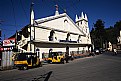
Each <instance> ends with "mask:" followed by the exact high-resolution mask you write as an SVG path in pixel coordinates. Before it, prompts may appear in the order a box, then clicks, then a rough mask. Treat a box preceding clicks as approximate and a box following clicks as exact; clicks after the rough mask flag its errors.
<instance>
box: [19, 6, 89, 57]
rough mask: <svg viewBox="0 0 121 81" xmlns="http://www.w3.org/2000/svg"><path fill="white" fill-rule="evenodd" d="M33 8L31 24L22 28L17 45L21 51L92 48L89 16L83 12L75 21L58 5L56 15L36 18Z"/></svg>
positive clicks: (39, 51) (69, 51)
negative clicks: (59, 8) (60, 9)
mask: <svg viewBox="0 0 121 81" xmlns="http://www.w3.org/2000/svg"><path fill="white" fill-rule="evenodd" d="M34 17H35V15H34V10H33V9H32V8H31V18H30V25H27V26H25V27H23V28H22V29H21V31H20V32H21V38H20V40H19V41H18V42H17V47H18V49H19V50H20V51H21V52H30V51H31V52H36V51H37V52H38V54H39V56H40V58H42V54H44V53H46V54H47V53H49V51H50V50H52V51H54V52H58V51H61V52H63V53H68V54H69V55H70V54H71V53H79V52H81V51H82V50H85V51H88V50H91V47H90V46H91V38H90V32H89V25H88V18H87V15H86V14H84V13H83V12H82V13H81V16H77V15H76V17H75V21H73V20H72V19H71V18H70V17H69V16H68V15H67V13H62V14H60V13H59V11H58V6H56V11H55V15H53V16H49V17H45V18H41V19H36V20H35V19H34Z"/></svg>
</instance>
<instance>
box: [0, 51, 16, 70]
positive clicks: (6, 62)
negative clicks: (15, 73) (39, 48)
mask: <svg viewBox="0 0 121 81" xmlns="http://www.w3.org/2000/svg"><path fill="white" fill-rule="evenodd" d="M13 66H14V63H13V60H12V51H4V52H2V58H1V66H0V67H1V68H0V69H1V70H6V69H12V68H13Z"/></svg>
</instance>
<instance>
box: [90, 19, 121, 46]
mask: <svg viewBox="0 0 121 81" xmlns="http://www.w3.org/2000/svg"><path fill="white" fill-rule="evenodd" d="M120 30H121V21H118V22H116V23H115V24H114V27H112V26H110V27H109V28H105V26H104V21H102V20H101V19H98V20H97V21H96V23H94V26H93V28H92V30H91V32H90V34H91V38H92V42H93V44H94V46H95V47H100V48H102V47H103V44H105V43H106V42H109V41H110V42H111V43H112V44H116V43H117V37H118V36H119V34H120V33H119V32H120Z"/></svg>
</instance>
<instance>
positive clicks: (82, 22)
mask: <svg viewBox="0 0 121 81" xmlns="http://www.w3.org/2000/svg"><path fill="white" fill-rule="evenodd" d="M75 22H76V25H77V26H79V28H80V29H81V30H83V32H84V33H85V34H86V35H87V34H89V26H88V18H87V15H86V14H84V13H83V12H82V13H81V17H80V16H79V17H78V16H77V15H76V18H75Z"/></svg>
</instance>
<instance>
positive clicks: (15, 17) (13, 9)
mask: <svg viewBox="0 0 121 81" xmlns="http://www.w3.org/2000/svg"><path fill="white" fill-rule="evenodd" d="M11 4H12V8H13V16H14V21H15V27H16V17H15V9H14V4H13V1H12V0H11ZM16 30H17V27H16Z"/></svg>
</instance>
